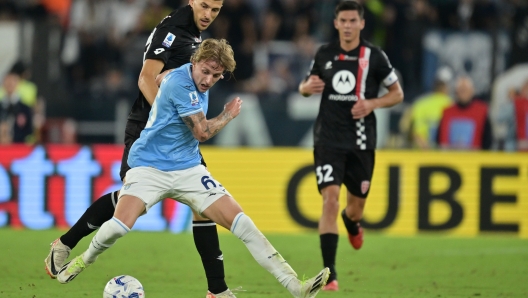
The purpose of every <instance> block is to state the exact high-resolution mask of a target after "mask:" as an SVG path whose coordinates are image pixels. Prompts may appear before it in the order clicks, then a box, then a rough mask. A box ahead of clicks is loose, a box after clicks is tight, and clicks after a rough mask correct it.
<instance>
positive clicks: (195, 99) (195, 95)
mask: <svg viewBox="0 0 528 298" xmlns="http://www.w3.org/2000/svg"><path fill="white" fill-rule="evenodd" d="M189 97H190V98H191V105H192V106H195V105H197V104H198V103H200V100H199V99H198V93H196V91H193V92H189Z"/></svg>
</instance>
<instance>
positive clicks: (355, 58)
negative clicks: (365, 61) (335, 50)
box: [334, 54, 358, 61]
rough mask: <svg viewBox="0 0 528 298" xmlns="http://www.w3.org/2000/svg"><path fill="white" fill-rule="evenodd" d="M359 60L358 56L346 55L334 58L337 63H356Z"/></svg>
mask: <svg viewBox="0 0 528 298" xmlns="http://www.w3.org/2000/svg"><path fill="white" fill-rule="evenodd" d="M357 59H358V57H357V56H348V55H345V54H339V55H337V56H334V60H335V61H356V60H357Z"/></svg>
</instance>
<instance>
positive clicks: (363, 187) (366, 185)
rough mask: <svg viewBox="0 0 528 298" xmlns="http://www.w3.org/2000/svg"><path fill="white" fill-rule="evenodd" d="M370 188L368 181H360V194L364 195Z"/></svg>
mask: <svg viewBox="0 0 528 298" xmlns="http://www.w3.org/2000/svg"><path fill="white" fill-rule="evenodd" d="M369 187H370V181H368V180H363V181H361V193H362V194H366V193H367V191H368V190H369Z"/></svg>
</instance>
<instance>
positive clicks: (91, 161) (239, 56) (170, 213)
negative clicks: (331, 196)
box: [0, 0, 528, 297]
mask: <svg viewBox="0 0 528 298" xmlns="http://www.w3.org/2000/svg"><path fill="white" fill-rule="evenodd" d="M187 2H188V1H185V0H184V1H178V0H0V40H1V42H0V80H1V82H2V86H1V87H0V106H2V105H4V107H6V106H7V105H8V103H9V100H10V98H12V97H13V96H18V97H19V98H20V101H21V102H22V103H23V104H24V105H26V106H27V107H28V111H29V112H28V113H27V114H26V115H25V117H22V118H16V119H13V117H10V115H9V114H8V113H4V114H2V115H1V118H0V120H1V122H0V227H2V228H15V229H18V228H27V229H32V230H41V229H52V228H59V229H64V228H67V227H68V226H70V225H71V224H73V223H74V222H75V221H76V220H77V218H78V217H79V216H80V215H81V214H82V213H83V212H84V210H85V209H86V208H87V207H88V206H89V205H90V203H91V200H93V199H95V198H97V197H99V196H100V195H101V194H103V193H106V192H108V191H109V190H113V189H118V188H120V180H119V175H118V171H119V163H120V160H121V153H122V140H123V138H124V128H125V123H126V118H127V115H128V112H129V110H130V107H131V105H132V103H133V101H134V99H135V97H136V95H137V93H138V87H137V78H138V75H139V71H140V69H141V66H142V56H143V50H144V45H145V42H146V40H147V37H148V35H149V34H150V32H151V30H152V29H153V28H154V27H155V26H156V24H157V23H158V22H159V21H160V20H161V19H162V18H163V17H164V16H165V15H167V14H168V13H169V12H170V11H171V10H172V9H175V8H177V7H180V6H181V5H184V4H186V3H187ZM337 2H338V1H337V0H224V7H223V8H222V11H221V13H220V15H219V17H218V18H217V20H216V21H215V22H214V23H213V24H212V25H211V27H210V28H209V29H208V30H207V31H205V32H203V34H202V38H203V39H205V38H207V37H218V38H220V37H222V38H227V40H228V41H229V42H230V43H231V44H232V45H233V47H234V50H235V55H236V60H237V69H236V71H235V73H234V79H230V80H222V81H220V82H219V83H218V84H217V85H216V86H215V87H214V88H213V90H212V92H211V102H210V109H209V111H210V114H209V115H216V114H217V113H218V112H219V111H220V110H221V109H222V108H223V105H224V103H225V102H227V101H228V100H229V99H231V98H233V97H234V96H235V95H239V96H240V97H241V98H242V99H243V100H244V108H243V111H242V113H241V115H240V116H239V117H238V118H237V119H236V120H234V121H233V122H232V123H231V124H229V125H228V126H227V127H226V128H225V129H224V130H223V131H222V132H221V133H220V134H219V135H218V136H216V137H215V138H213V139H212V140H210V141H208V142H207V143H206V144H205V146H204V147H203V148H204V149H203V153H204V156H205V159H206V161H207V163H208V166H209V167H210V170H211V172H212V173H214V174H215V178H216V179H217V180H219V181H222V183H223V184H224V185H225V186H226V187H227V188H228V189H229V190H230V192H231V193H232V194H233V195H234V196H235V197H236V198H237V200H239V202H240V203H241V204H242V206H243V207H244V209H245V211H246V212H247V213H248V214H250V215H251V216H252V217H253V219H254V221H255V222H256V223H257V225H258V226H259V227H260V228H261V230H262V231H263V232H265V233H305V232H308V233H311V232H313V231H315V230H314V228H315V227H316V222H317V218H318V216H319V214H320V197H319V194H318V192H317V189H316V186H315V176H314V175H313V173H312V170H311V166H312V152H311V146H312V144H313V139H312V125H313V123H314V120H315V117H316V115H317V112H318V107H319V97H318V96H312V97H309V98H303V97H301V96H300V95H299V94H298V92H297V86H298V84H299V82H300V81H301V80H302V79H303V78H304V76H305V74H306V72H307V71H308V69H309V67H310V61H311V59H312V57H313V55H314V53H315V51H316V50H317V48H318V46H319V45H320V44H323V43H326V42H328V41H330V40H332V39H334V38H336V37H337V35H336V34H337V32H336V31H335V29H334V28H333V26H332V19H333V9H334V7H335V5H336V3H337ZM359 2H362V3H363V4H364V6H365V8H366V12H365V19H366V28H365V29H364V30H363V31H362V37H364V38H366V39H367V40H370V41H372V42H373V43H374V44H376V45H378V46H380V47H381V48H382V49H383V50H384V51H385V52H386V54H387V55H388V57H389V58H390V61H391V62H392V64H393V66H394V67H395V68H396V69H397V71H398V73H399V77H400V82H401V84H402V87H403V89H404V92H405V99H404V102H403V103H402V104H400V105H398V106H396V107H394V108H391V109H385V110H379V111H376V114H377V118H378V136H379V140H378V148H379V149H380V150H379V151H378V152H379V153H378V155H377V161H376V169H375V175H374V178H373V186H372V191H371V195H370V197H369V204H368V205H367V208H366V214H365V227H367V228H368V231H370V232H374V231H380V232H382V234H384V235H386V234H390V235H405V236H415V235H417V234H420V233H424V232H427V233H433V235H435V236H438V237H441V236H445V235H454V236H460V237H474V236H479V235H482V234H486V235H488V234H491V235H492V237H498V238H497V239H503V238H501V237H503V236H505V235H506V236H507V237H513V238H521V239H526V238H528V156H527V155H526V154H527V153H526V152H525V151H527V150H528V145H527V144H528V108H527V107H528V104H523V103H524V102H528V1H526V0H460V1H458V0H362V1H359ZM459 76H469V77H470V78H471V79H472V81H473V84H474V90H473V91H474V92H473V93H471V97H474V98H477V99H479V100H481V101H483V102H485V103H486V104H487V105H488V107H489V112H488V117H489V121H490V123H491V136H492V139H491V143H490V144H489V146H487V147H485V148H482V150H478V149H475V148H470V149H464V148H457V149H453V148H452V149H449V148H441V147H440V146H438V145H437V144H436V139H435V138H434V132H435V131H436V126H437V122H438V120H439V119H437V118H434V117H432V118H431V121H430V122H427V121H428V120H427V119H426V121H425V122H424V123H421V124H418V121H419V120H420V119H421V121H422V122H423V118H424V115H422V114H421V112H423V111H431V110H435V109H439V107H438V106H437V105H435V104H434V103H431V104H430V105H428V104H427V102H428V101H427V99H430V98H431V97H433V98H434V96H436V95H438V92H440V91H439V89H438V86H440V85H441V86H444V87H445V88H444V89H443V91H442V92H443V96H444V97H447V98H448V99H449V102H455V101H456V100H457V96H458V93H457V87H456V86H457V84H456V81H457V78H458V77H459ZM420 103H421V106H420ZM446 106H448V105H446ZM444 107H445V106H443V107H442V109H443V108H444ZM435 111H436V112H437V114H439V115H441V113H442V111H441V110H439V111H437V110H435ZM435 121H436V122H435ZM15 127H22V128H21V129H15ZM460 137H461V138H464V137H467V138H469V137H470V136H469V135H467V134H466V135H464V134H462V135H461V136H460ZM420 138H421V139H420ZM461 142H462V143H467V142H469V141H467V140H462V141H461ZM190 216H191V215H190V211H189V209H188V208H187V207H185V206H182V205H180V204H176V203H174V202H169V201H167V202H164V203H163V204H160V205H159V206H157V207H156V208H153V209H152V211H151V212H149V214H148V215H147V216H144V217H143V218H141V219H140V221H139V222H138V224H137V226H136V227H134V229H136V230H140V231H167V230H169V231H171V232H174V233H180V232H184V231H188V230H189V224H190ZM344 231H345V229H344V228H343V226H341V232H344ZM313 237H314V239H315V238H316V236H315V234H313ZM366 237H367V238H366V239H367V240H366V241H367V242H368V232H367V236H366ZM51 240H52V239H50V241H51ZM516 243H517V245H521V246H520V247H524V248H523V249H517V248H516V249H515V250H514V252H515V254H518V255H519V256H521V257H522V258H519V259H516V261H514V263H515V262H524V265H526V264H527V262H528V261H527V259H526V256H527V254H528V245H527V243H526V240H521V242H516ZM314 244H315V245H317V243H315V242H314ZM342 244H344V243H342ZM366 248H367V249H368V246H367V247H366ZM45 253H46V248H43V251H42V258H44V256H45V255H44V254H45ZM2 263H4V262H3V261H2ZM521 264H522V263H521ZM521 264H519V265H521ZM42 273H43V272H42ZM101 289H102V287H101ZM525 290H526V289H525ZM517 293H520V291H519V292H517ZM524 293H525V294H526V293H527V292H524ZM0 296H2V295H1V294H0ZM389 296H390V295H389ZM425 296H427V295H425ZM483 296H485V295H483ZM506 296H507V295H506ZM514 296H515V295H513V296H511V297H514ZM13 297H15V296H13ZM365 297H366V296H365ZM373 297H374V296H373ZM380 297H386V296H380ZM408 297H409V296H408ZM422 297H424V296H422ZM451 297H452V296H451ZM465 297H468V296H465ZM495 297H497V296H495ZM509 297H510V296H509ZM516 297H522V296H516Z"/></svg>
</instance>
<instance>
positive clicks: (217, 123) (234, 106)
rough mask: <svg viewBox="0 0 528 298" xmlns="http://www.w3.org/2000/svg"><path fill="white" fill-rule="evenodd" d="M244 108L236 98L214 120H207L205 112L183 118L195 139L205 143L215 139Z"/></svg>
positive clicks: (238, 98)
mask: <svg viewBox="0 0 528 298" xmlns="http://www.w3.org/2000/svg"><path fill="white" fill-rule="evenodd" d="M241 107H242V100H241V99H240V97H236V98H235V99H233V100H232V101H230V102H228V103H227V104H226V105H225V106H224V110H223V111H222V113H220V115H218V116H216V117H215V118H212V119H209V120H208V119H206V118H205V115H204V113H203V112H199V113H196V114H193V115H190V116H187V117H183V118H182V120H183V122H185V124H186V125H187V127H189V129H190V130H191V131H192V134H193V135H194V137H195V138H196V139H197V140H198V141H200V142H205V141H207V140H209V139H210V138H212V137H214V136H215V135H216V134H217V133H218V132H219V131H220V130H222V128H224V127H225V126H226V125H227V123H229V122H230V121H231V120H233V119H235V117H236V116H238V114H240V109H241Z"/></svg>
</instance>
